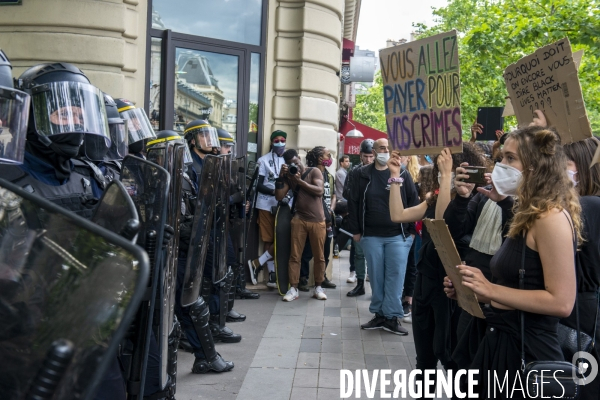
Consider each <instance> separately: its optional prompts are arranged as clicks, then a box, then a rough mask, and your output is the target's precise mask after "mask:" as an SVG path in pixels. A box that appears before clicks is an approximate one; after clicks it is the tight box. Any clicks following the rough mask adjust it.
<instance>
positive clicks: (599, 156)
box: [590, 146, 600, 168]
mask: <svg viewBox="0 0 600 400" xmlns="http://www.w3.org/2000/svg"><path fill="white" fill-rule="evenodd" d="M596 164H600V146H598V148H597V149H596V153H594V158H592V162H591V164H590V168H592V167H593V166H594V165H596Z"/></svg>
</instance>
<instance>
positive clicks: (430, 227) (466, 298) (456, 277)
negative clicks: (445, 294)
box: [423, 219, 485, 318]
mask: <svg viewBox="0 0 600 400" xmlns="http://www.w3.org/2000/svg"><path fill="white" fill-rule="evenodd" d="M423 223H424V224H425V226H426V227H427V232H429V235H430V236H431V240H433V244H434V245H435V249H436V250H437V252H438V255H439V256H440V260H441V261H442V264H443V265H444V270H445V271H446V274H447V275H448V277H449V278H450V280H451V281H452V284H453V285H454V289H455V290H456V298H457V299H458V305H459V307H460V308H462V309H463V310H465V311H466V312H468V313H469V314H471V315H472V316H474V317H477V318H485V316H484V315H483V311H481V307H479V302H478V301H477V296H476V295H475V293H474V292H473V291H472V290H471V289H469V288H468V287H466V286H463V284H462V277H461V275H460V273H459V272H458V268H456V266H457V265H460V264H461V263H462V261H461V260H460V256H459V255H458V250H456V245H455V244H454V240H452V236H450V231H449V230H448V225H446V222H445V221H444V220H443V219H424V220H423Z"/></svg>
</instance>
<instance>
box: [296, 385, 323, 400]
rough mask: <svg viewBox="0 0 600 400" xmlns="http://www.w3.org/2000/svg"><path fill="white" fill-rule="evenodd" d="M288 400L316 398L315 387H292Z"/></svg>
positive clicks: (312, 399)
mask: <svg viewBox="0 0 600 400" xmlns="http://www.w3.org/2000/svg"><path fill="white" fill-rule="evenodd" d="M290 400H317V388H305V387H293V388H292V396H291V397H290Z"/></svg>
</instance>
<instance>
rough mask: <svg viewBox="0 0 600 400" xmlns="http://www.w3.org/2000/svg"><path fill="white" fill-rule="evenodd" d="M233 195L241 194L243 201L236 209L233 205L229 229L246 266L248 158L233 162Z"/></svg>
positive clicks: (241, 260)
mask: <svg viewBox="0 0 600 400" xmlns="http://www.w3.org/2000/svg"><path fill="white" fill-rule="evenodd" d="M230 187H231V189H230V190H231V194H232V195H233V194H234V193H241V194H242V196H243V200H242V202H241V203H239V204H237V205H236V206H235V207H234V206H233V205H232V208H231V213H230V221H229V228H230V232H231V240H232V242H233V248H234V249H235V250H236V251H237V254H238V262H239V263H240V265H245V257H246V254H245V251H244V249H245V247H246V246H244V243H246V157H245V156H244V157H238V158H236V159H235V160H232V161H231V184H230Z"/></svg>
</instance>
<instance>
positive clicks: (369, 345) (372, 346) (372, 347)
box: [363, 340, 392, 355]
mask: <svg viewBox="0 0 600 400" xmlns="http://www.w3.org/2000/svg"><path fill="white" fill-rule="evenodd" d="M363 350H364V353H365V354H379V355H385V349H384V347H383V342H382V341H376V340H371V341H365V342H363ZM390 355H392V354H390Z"/></svg>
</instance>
